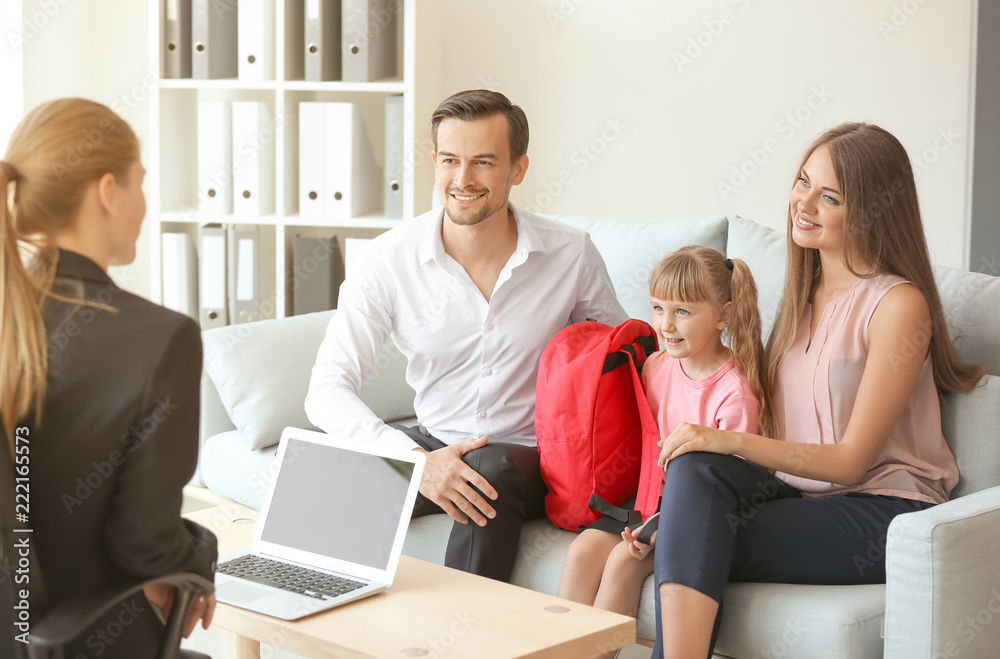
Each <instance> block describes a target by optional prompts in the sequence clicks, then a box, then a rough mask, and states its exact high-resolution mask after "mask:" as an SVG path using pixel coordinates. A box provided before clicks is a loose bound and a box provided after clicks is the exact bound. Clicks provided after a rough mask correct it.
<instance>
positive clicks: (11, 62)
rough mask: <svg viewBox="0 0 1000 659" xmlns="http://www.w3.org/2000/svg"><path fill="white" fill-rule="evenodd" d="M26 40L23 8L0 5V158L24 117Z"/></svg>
mask: <svg viewBox="0 0 1000 659" xmlns="http://www.w3.org/2000/svg"><path fill="white" fill-rule="evenodd" d="M23 42H24V38H23V35H22V25H21V6H20V5H19V4H18V3H16V2H12V3H5V4H3V5H0V89H2V90H3V102H2V103H0V158H3V155H4V152H5V151H6V150H7V140H8V139H9V138H10V133H11V131H12V130H13V129H14V126H16V125H17V122H18V121H20V119H21V115H22V114H23V113H24V48H23Z"/></svg>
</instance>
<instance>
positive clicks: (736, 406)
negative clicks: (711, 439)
mask: <svg viewBox="0 0 1000 659" xmlns="http://www.w3.org/2000/svg"><path fill="white" fill-rule="evenodd" d="M642 386H643V389H644V390H645V391H646V398H647V400H649V406H650V408H651V409H652V410H653V415H654V416H655V417H656V425H657V427H658V428H659V429H660V436H661V437H666V436H667V435H669V434H670V433H671V431H673V429H674V428H676V427H677V426H678V425H679V424H681V423H684V422H687V423H696V424H698V425H700V426H708V427H709V428H720V429H722V430H732V431H735V432H750V433H756V432H757V429H758V426H759V423H760V403H759V402H757V398H756V397H755V396H754V394H753V390H752V389H751V388H750V384H749V383H748V382H747V379H746V376H745V375H743V372H742V371H740V369H738V368H736V364H735V363H734V362H733V360H732V359H730V360H729V361H727V362H726V363H725V364H723V365H722V366H720V367H719V369H718V370H717V371H715V373H712V374H711V375H709V376H708V377H707V378H704V379H702V380H692V379H691V378H689V377H688V376H687V374H685V373H684V369H682V368H681V363H680V360H678V359H674V358H672V357H669V356H667V355H666V354H662V353H654V354H653V355H652V356H650V358H649V360H647V361H646V365H645V366H644V367H643V370H642Z"/></svg>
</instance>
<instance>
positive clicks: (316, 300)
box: [288, 236, 344, 315]
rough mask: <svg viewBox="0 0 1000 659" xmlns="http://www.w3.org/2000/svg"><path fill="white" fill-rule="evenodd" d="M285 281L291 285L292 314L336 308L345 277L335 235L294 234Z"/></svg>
mask: <svg viewBox="0 0 1000 659" xmlns="http://www.w3.org/2000/svg"><path fill="white" fill-rule="evenodd" d="M288 281H289V282H291V288H292V314H293V315H299V314H304V313H312V312H314V311H327V310H329V309H336V308H337V296H338V293H339V291H340V284H341V282H343V281H344V260H343V258H342V257H341V255H340V247H339V245H338V244H337V237H336V236H332V237H329V238H311V237H308V236H295V240H294V242H293V244H292V268H291V272H289V273H288Z"/></svg>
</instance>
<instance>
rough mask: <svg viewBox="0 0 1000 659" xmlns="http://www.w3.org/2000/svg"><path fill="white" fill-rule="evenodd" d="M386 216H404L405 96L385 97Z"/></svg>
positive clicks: (396, 217) (399, 217)
mask: <svg viewBox="0 0 1000 659" xmlns="http://www.w3.org/2000/svg"><path fill="white" fill-rule="evenodd" d="M384 190H385V216H386V217H388V218H393V219H397V220H400V219H402V218H403V97H402V96H401V95H396V96H386V98H385V188H384Z"/></svg>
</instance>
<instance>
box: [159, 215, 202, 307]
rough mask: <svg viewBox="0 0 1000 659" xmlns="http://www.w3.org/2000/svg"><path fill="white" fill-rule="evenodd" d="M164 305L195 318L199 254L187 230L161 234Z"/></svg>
mask: <svg viewBox="0 0 1000 659" xmlns="http://www.w3.org/2000/svg"><path fill="white" fill-rule="evenodd" d="M160 245H161V249H162V257H163V261H162V272H163V278H162V281H163V291H162V293H163V306H165V307H167V308H168V309H173V310H174V311H179V312H180V313H183V314H187V315H188V316H191V317H192V318H194V319H195V320H197V319H198V309H199V307H198V255H197V251H196V250H195V247H194V241H193V240H191V236H189V235H188V234H187V233H185V232H183V231H181V232H176V233H175V232H173V231H166V232H164V233H163V235H162V236H161V241H160Z"/></svg>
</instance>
